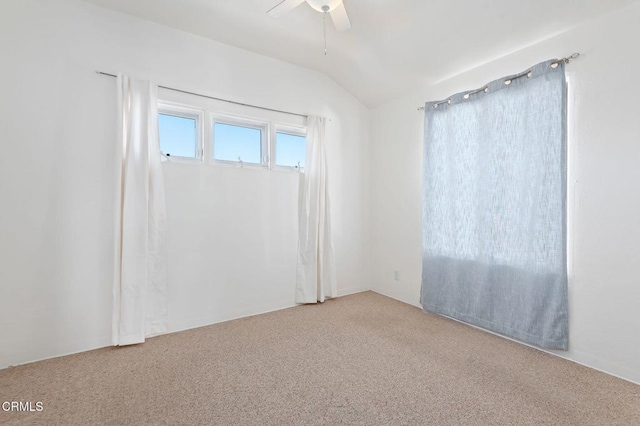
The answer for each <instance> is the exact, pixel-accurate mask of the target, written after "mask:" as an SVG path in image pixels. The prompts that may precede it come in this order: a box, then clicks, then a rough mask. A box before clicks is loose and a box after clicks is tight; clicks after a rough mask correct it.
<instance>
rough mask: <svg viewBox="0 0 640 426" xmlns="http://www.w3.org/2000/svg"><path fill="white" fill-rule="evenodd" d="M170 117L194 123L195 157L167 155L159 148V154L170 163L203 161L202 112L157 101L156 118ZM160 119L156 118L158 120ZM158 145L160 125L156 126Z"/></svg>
mask: <svg viewBox="0 0 640 426" xmlns="http://www.w3.org/2000/svg"><path fill="white" fill-rule="evenodd" d="M160 114H163V115H171V116H174V117H181V118H188V119H193V120H195V121H196V140H195V142H196V156H195V157H183V156H180V155H171V154H170V153H169V154H168V155H167V154H165V153H164V152H163V151H162V146H160V154H161V155H162V156H163V157H165V158H167V159H171V160H172V161H173V160H175V161H177V162H181V163H192V164H193V163H199V164H202V162H203V161H204V129H203V124H204V111H203V110H201V109H197V108H194V107H190V106H187V105H182V104H177V103H174V102H167V101H160V100H159V101H158V116H159V115H160ZM159 118H160V117H158V119H159ZM158 145H160V125H159V124H158Z"/></svg>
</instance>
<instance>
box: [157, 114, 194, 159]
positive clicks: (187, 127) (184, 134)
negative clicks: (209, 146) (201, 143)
mask: <svg viewBox="0 0 640 426" xmlns="http://www.w3.org/2000/svg"><path fill="white" fill-rule="evenodd" d="M158 137H159V139H160V150H161V151H162V152H163V153H165V154H169V155H172V156H177V157H188V158H196V120H195V119H194V118H186V117H178V116H175V115H169V114H158Z"/></svg>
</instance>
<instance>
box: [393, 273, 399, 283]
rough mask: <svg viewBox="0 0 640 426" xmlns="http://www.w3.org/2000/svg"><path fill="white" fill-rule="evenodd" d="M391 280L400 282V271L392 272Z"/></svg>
mask: <svg viewBox="0 0 640 426" xmlns="http://www.w3.org/2000/svg"><path fill="white" fill-rule="evenodd" d="M393 279H394V280H396V281H400V271H393Z"/></svg>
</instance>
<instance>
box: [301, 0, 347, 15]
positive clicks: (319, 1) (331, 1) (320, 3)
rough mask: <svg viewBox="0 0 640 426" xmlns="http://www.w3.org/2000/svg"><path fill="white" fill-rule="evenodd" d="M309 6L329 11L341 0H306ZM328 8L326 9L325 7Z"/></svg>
mask: <svg viewBox="0 0 640 426" xmlns="http://www.w3.org/2000/svg"><path fill="white" fill-rule="evenodd" d="M306 1H307V3H309V6H311V7H312V8H314V9H315V10H317V11H318V12H331V11H332V10H333V9H335V8H336V7H338V6H339V5H340V3H342V0H306ZM327 8H328V9H327Z"/></svg>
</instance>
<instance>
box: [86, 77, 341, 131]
mask: <svg viewBox="0 0 640 426" xmlns="http://www.w3.org/2000/svg"><path fill="white" fill-rule="evenodd" d="M96 73H98V74H102V75H106V76H108V77H118V76H117V75H115V74H110V73H108V72H102V71H96ZM158 87H159V88H161V89H167V90H172V91H174V92H180V93H184V94H187V95H193V96H199V97H201V98H207V99H213V100H215V101H222V102H227V103H230V104H234V105H242V106H246V107H250V108H257V109H262V110H266V111H273V112H279V113H282V114H289V115H297V116H298V117H303V118H307V115H305V114H298V113H297V112H290V111H282V110H280V109H273V108H266V107H261V106H258V105H251V104H244V103H242V102H236V101H232V100H229V99H222V98H216V97H215V96H209V95H202V94H200V93H194V92H188V91H186V90H181V89H176V88H173V87H167V86H160V85H158ZM329 121H331V120H329Z"/></svg>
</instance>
